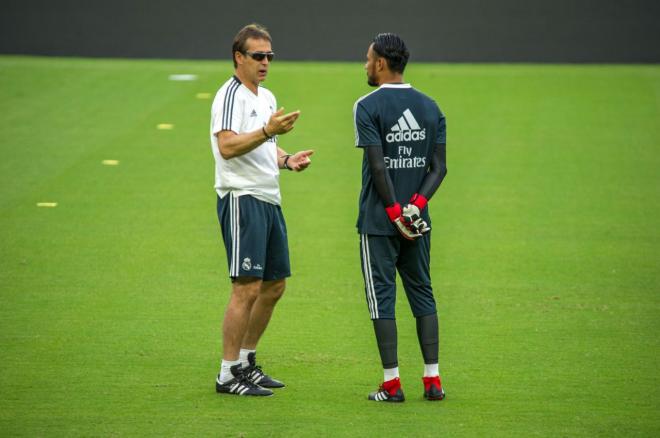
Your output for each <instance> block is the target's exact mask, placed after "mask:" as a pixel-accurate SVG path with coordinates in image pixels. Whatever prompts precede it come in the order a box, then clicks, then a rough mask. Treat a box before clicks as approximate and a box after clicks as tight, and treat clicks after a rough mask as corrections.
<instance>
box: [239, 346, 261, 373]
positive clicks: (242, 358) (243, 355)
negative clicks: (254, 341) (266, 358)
mask: <svg viewBox="0 0 660 438" xmlns="http://www.w3.org/2000/svg"><path fill="white" fill-rule="evenodd" d="M256 352H257V350H247V349H245V348H241V351H240V353H238V359H239V360H240V361H241V366H242V367H243V368H245V367H246V366H248V365H250V362H248V358H247V357H248V354H250V353H256Z"/></svg>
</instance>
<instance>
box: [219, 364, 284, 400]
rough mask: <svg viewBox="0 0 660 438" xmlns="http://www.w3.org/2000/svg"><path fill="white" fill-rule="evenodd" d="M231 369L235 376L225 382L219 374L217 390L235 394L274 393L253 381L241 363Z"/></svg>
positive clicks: (267, 394)
mask: <svg viewBox="0 0 660 438" xmlns="http://www.w3.org/2000/svg"><path fill="white" fill-rule="evenodd" d="M230 370H231V374H232V376H234V378H233V379H231V380H228V381H227V382H225V383H220V381H219V380H218V379H219V378H220V376H219V375H218V378H217V379H216V380H215V392H219V393H222V394H234V395H261V396H269V395H273V391H271V390H269V389H265V388H262V387H261V386H259V385H257V384H255V383H252V382H251V381H250V380H249V379H248V378H247V376H246V375H245V374H244V373H243V369H242V368H241V364H240V363H239V364H238V365H234V366H233V367H231V368H230Z"/></svg>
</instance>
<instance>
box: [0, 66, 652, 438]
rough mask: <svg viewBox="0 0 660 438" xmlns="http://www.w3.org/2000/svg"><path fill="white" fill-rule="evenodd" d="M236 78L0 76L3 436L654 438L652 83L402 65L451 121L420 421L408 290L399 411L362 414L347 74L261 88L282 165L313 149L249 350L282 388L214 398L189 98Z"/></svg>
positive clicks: (153, 72)
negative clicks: (263, 322) (278, 287)
mask: <svg viewBox="0 0 660 438" xmlns="http://www.w3.org/2000/svg"><path fill="white" fill-rule="evenodd" d="M231 71H232V70H231V65H230V63H228V62H209V61H207V62H192V61H125V60H81V59H57V58H30V57H11V56H2V57H0V114H2V117H1V118H0V237H1V239H2V240H1V241H2V245H1V247H0V300H1V301H0V302H1V303H2V304H1V305H0V435H2V436H30V437H33V436H142V435H150V436H222V437H239V436H242V437H262V436H277V437H280V436H281V437H290V436H301V437H302V436H351V437H353V436H354V437H359V436H502V437H509V436H524V437H526V436H571V437H574V436H605V435H608V436H658V435H660V371H658V370H659V369H660V337H659V333H660V67H658V66H553V65H542V66H541V65H539V66H536V65H431V64H426V65H422V64H414V63H413V64H411V65H410V67H409V69H408V71H407V75H406V79H407V80H408V81H410V82H411V83H412V84H413V85H414V86H416V87H417V88H419V89H420V90H422V91H424V92H426V93H427V94H430V95H431V96H433V97H434V98H436V100H437V101H438V102H439V104H440V106H441V108H442V109H443V111H444V112H445V113H446V115H447V120H448V168H449V174H448V176H447V178H446V180H445V182H444V183H443V185H442V187H441V188H440V190H439V192H438V194H437V195H436V197H435V198H434V199H433V200H432V201H431V204H430V208H431V214H432V216H433V218H434V222H433V225H434V231H433V250H432V273H433V280H434V289H435V293H436V298H437V300H438V303H439V309H440V310H439V312H440V313H439V314H440V330H441V359H440V368H441V372H442V375H443V380H444V383H445V388H446V391H447V394H448V395H447V399H446V400H445V401H443V402H441V403H428V402H424V401H423V400H422V397H421V379H420V377H421V373H422V361H421V354H420V352H419V349H418V346H417V341H416V335H415V325H414V320H413V318H412V316H411V315H410V311H409V308H408V305H407V302H406V300H405V295H403V294H402V293H401V294H400V300H399V302H398V304H397V308H398V310H397V311H398V316H399V318H398V322H399V333H400V347H399V352H400V368H401V372H402V382H403V385H404V390H405V391H406V396H407V401H406V402H405V403H403V404H401V405H382V404H376V403H370V402H367V400H366V395H367V393H368V392H369V391H371V390H373V389H375V387H376V386H377V384H378V383H379V382H380V380H381V379H382V372H381V369H380V363H379V358H378V352H377V348H376V344H375V340H374V336H373V331H372V328H371V322H370V321H369V319H368V311H367V305H366V302H365V298H364V292H363V286H362V277H361V273H360V263H359V244H358V236H357V234H356V231H355V228H354V222H355V217H356V211H357V197H358V193H359V187H360V163H361V154H360V151H358V150H356V149H355V148H354V147H353V126H352V106H353V102H354V101H355V99H356V98H358V97H359V96H361V95H363V94H366V93H367V92H369V91H370V89H369V88H368V87H367V85H366V81H365V75H364V71H363V68H362V65H361V64H359V63H344V64H341V63H336V64H335V63H291V62H277V63H275V64H274V65H273V68H272V70H271V73H270V77H269V79H268V81H267V82H266V84H265V85H266V86H267V87H269V88H270V89H271V90H273V91H274V92H275V94H276V96H278V99H279V102H280V104H281V105H283V106H284V107H285V108H286V109H290V110H293V109H300V110H302V116H301V118H300V120H299V122H298V124H297V126H296V129H295V130H294V131H293V132H291V133H290V134H288V135H286V136H283V137H281V139H280V140H281V145H282V146H283V147H284V148H285V149H287V150H289V151H295V150H298V149H302V148H313V149H315V150H316V154H315V155H314V163H313V166H312V167H311V168H310V169H309V171H307V172H305V173H302V174H289V173H285V174H283V175H282V178H281V185H282V192H283V199H284V201H283V209H284V213H285V217H286V219H287V223H288V227H289V241H290V247H291V262H292V268H293V273H294V275H293V277H292V278H291V279H290V281H289V283H288V289H287V292H286V294H285V298H284V299H283V301H281V302H280V305H279V307H278V309H277V311H276V313H275V316H274V318H273V321H272V323H271V325H270V327H269V329H268V331H267V333H266V335H265V336H264V338H263V340H262V343H261V345H260V347H259V356H260V361H261V362H262V364H263V365H264V368H265V369H266V370H267V372H269V373H270V374H272V375H274V376H276V377H277V378H280V379H282V380H284V381H286V382H287V383H288V387H287V388H286V389H285V390H282V391H278V392H277V394H276V395H275V397H271V398H268V399H245V398H238V397H228V396H224V397H223V396H219V395H217V394H215V392H214V388H213V380H214V377H215V373H216V372H217V370H218V366H219V361H220V347H221V337H220V335H221V330H220V328H221V321H222V315H223V312H224V308H225V305H226V303H227V300H228V293H229V281H228V279H227V274H226V271H227V268H226V259H225V253H224V247H223V246H222V241H221V236H220V233H219V227H218V224H217V218H216V215H215V194H214V191H213V189H212V184H213V158H212V155H211V151H210V145H209V135H208V130H209V128H208V126H209V114H210V104H211V100H210V99H200V98H198V97H197V94H198V93H210V94H211V95H214V94H215V92H216V90H217V88H218V86H219V85H220V84H221V83H222V82H224V81H225V80H226V78H227V77H228V75H230V74H231ZM176 73H193V74H196V75H198V76H199V79H198V80H197V81H194V82H173V81H170V80H168V76H169V75H170V74H176ZM160 123H170V124H173V125H174V129H172V130H157V129H156V126H157V125H158V124H160ZM107 159H112V160H119V165H118V166H106V165H103V164H102V161H103V160H107ZM39 202H56V203H57V207H55V208H47V207H41V208H40V207H37V203H39Z"/></svg>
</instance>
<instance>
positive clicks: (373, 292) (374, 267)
mask: <svg viewBox="0 0 660 438" xmlns="http://www.w3.org/2000/svg"><path fill="white" fill-rule="evenodd" d="M360 255H361V259H362V275H363V277H364V290H365V293H366V296H367V306H368V307H369V315H370V316H371V319H395V312H394V308H395V304H396V272H397V271H398V272H399V275H401V282H402V283H403V288H404V289H405V291H406V296H407V297H408V304H410V309H411V310H412V313H413V315H415V317H420V316H425V315H431V314H433V313H436V305H435V298H433V289H432V288H431V274H430V267H429V264H430V260H431V257H430V255H431V233H427V234H425V235H423V236H422V237H420V238H419V239H417V240H414V241H409V240H406V239H404V238H402V237H400V236H398V235H397V236H375V235H369V234H361V235H360Z"/></svg>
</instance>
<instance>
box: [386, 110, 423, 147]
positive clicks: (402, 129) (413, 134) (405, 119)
mask: <svg viewBox="0 0 660 438" xmlns="http://www.w3.org/2000/svg"><path fill="white" fill-rule="evenodd" d="M424 139H426V128H424V129H422V128H421V127H420V126H419V123H417V120H415V116H413V113H412V112H411V111H410V108H408V109H406V110H405V111H404V112H403V115H402V116H401V117H399V120H398V121H397V122H396V124H395V125H394V126H392V127H391V128H390V132H389V134H387V136H386V137H385V140H386V141H387V142H388V143H394V142H395V141H410V140H413V141H420V140H424Z"/></svg>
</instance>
